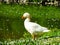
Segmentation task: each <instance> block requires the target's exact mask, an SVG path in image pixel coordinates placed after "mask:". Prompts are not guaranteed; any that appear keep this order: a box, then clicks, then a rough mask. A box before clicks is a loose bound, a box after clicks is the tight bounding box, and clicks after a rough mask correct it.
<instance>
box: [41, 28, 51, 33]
mask: <svg viewBox="0 0 60 45" xmlns="http://www.w3.org/2000/svg"><path fill="white" fill-rule="evenodd" d="M42 30H43V32H49V31H50V30H48V29H47V28H45V27H42Z"/></svg>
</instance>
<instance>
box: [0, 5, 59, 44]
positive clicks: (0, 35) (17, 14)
mask: <svg viewBox="0 0 60 45" xmlns="http://www.w3.org/2000/svg"><path fill="white" fill-rule="evenodd" d="M24 12H29V13H30V14H31V21H33V22H36V23H38V24H40V25H41V26H45V27H47V28H48V29H50V30H51V31H50V32H48V33H44V34H43V35H41V36H39V37H38V38H37V40H32V38H31V35H30V34H29V33H28V32H27V31H26V30H25V28H24V25H23V20H22V19H21V16H22V15H23V13H24ZM59 36H60V9H59V7H54V6H38V5H32V6H31V5H17V4H13V5H6V4H0V40H1V41H3V40H5V41H3V44H5V45H6V44H7V45H8V44H9V43H10V42H13V44H17V45H19V44H21V45H24V44H28V45H33V44H34V45H37V44H38V45H39V44H41V45H44V44H46V45H49V44H50V45H53V44H55V45H59V44H60V37H59ZM27 37H28V38H27ZM20 38H21V39H20ZM2 39H3V40H2ZM18 39H19V40H18ZM0 44H2V42H0ZM11 45H12V43H11Z"/></svg>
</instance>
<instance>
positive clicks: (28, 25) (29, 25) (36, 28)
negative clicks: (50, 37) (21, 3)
mask: <svg viewBox="0 0 60 45" xmlns="http://www.w3.org/2000/svg"><path fill="white" fill-rule="evenodd" d="M22 18H26V19H25V21H24V26H25V29H26V30H27V31H28V32H29V33H30V34H31V35H32V37H33V39H35V34H37V33H40V32H49V31H50V30H48V29H47V28H46V27H42V26H40V25H39V24H37V23H35V22H30V14H29V13H27V12H26V13H24V14H23V16H22Z"/></svg>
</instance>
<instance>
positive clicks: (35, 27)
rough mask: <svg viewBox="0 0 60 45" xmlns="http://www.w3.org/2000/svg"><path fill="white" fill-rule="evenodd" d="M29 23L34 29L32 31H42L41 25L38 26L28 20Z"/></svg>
mask: <svg viewBox="0 0 60 45" xmlns="http://www.w3.org/2000/svg"><path fill="white" fill-rule="evenodd" d="M30 24H31V27H32V30H34V31H42V30H41V27H42V26H40V25H39V24H37V23H33V22H30Z"/></svg>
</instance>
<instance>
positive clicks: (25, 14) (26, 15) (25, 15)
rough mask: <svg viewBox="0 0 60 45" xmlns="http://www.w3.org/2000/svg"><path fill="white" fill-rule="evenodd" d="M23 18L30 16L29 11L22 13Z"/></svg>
mask: <svg viewBox="0 0 60 45" xmlns="http://www.w3.org/2000/svg"><path fill="white" fill-rule="evenodd" d="M24 18H30V14H29V13H27V12H26V13H24V14H23V16H22V19H24Z"/></svg>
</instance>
